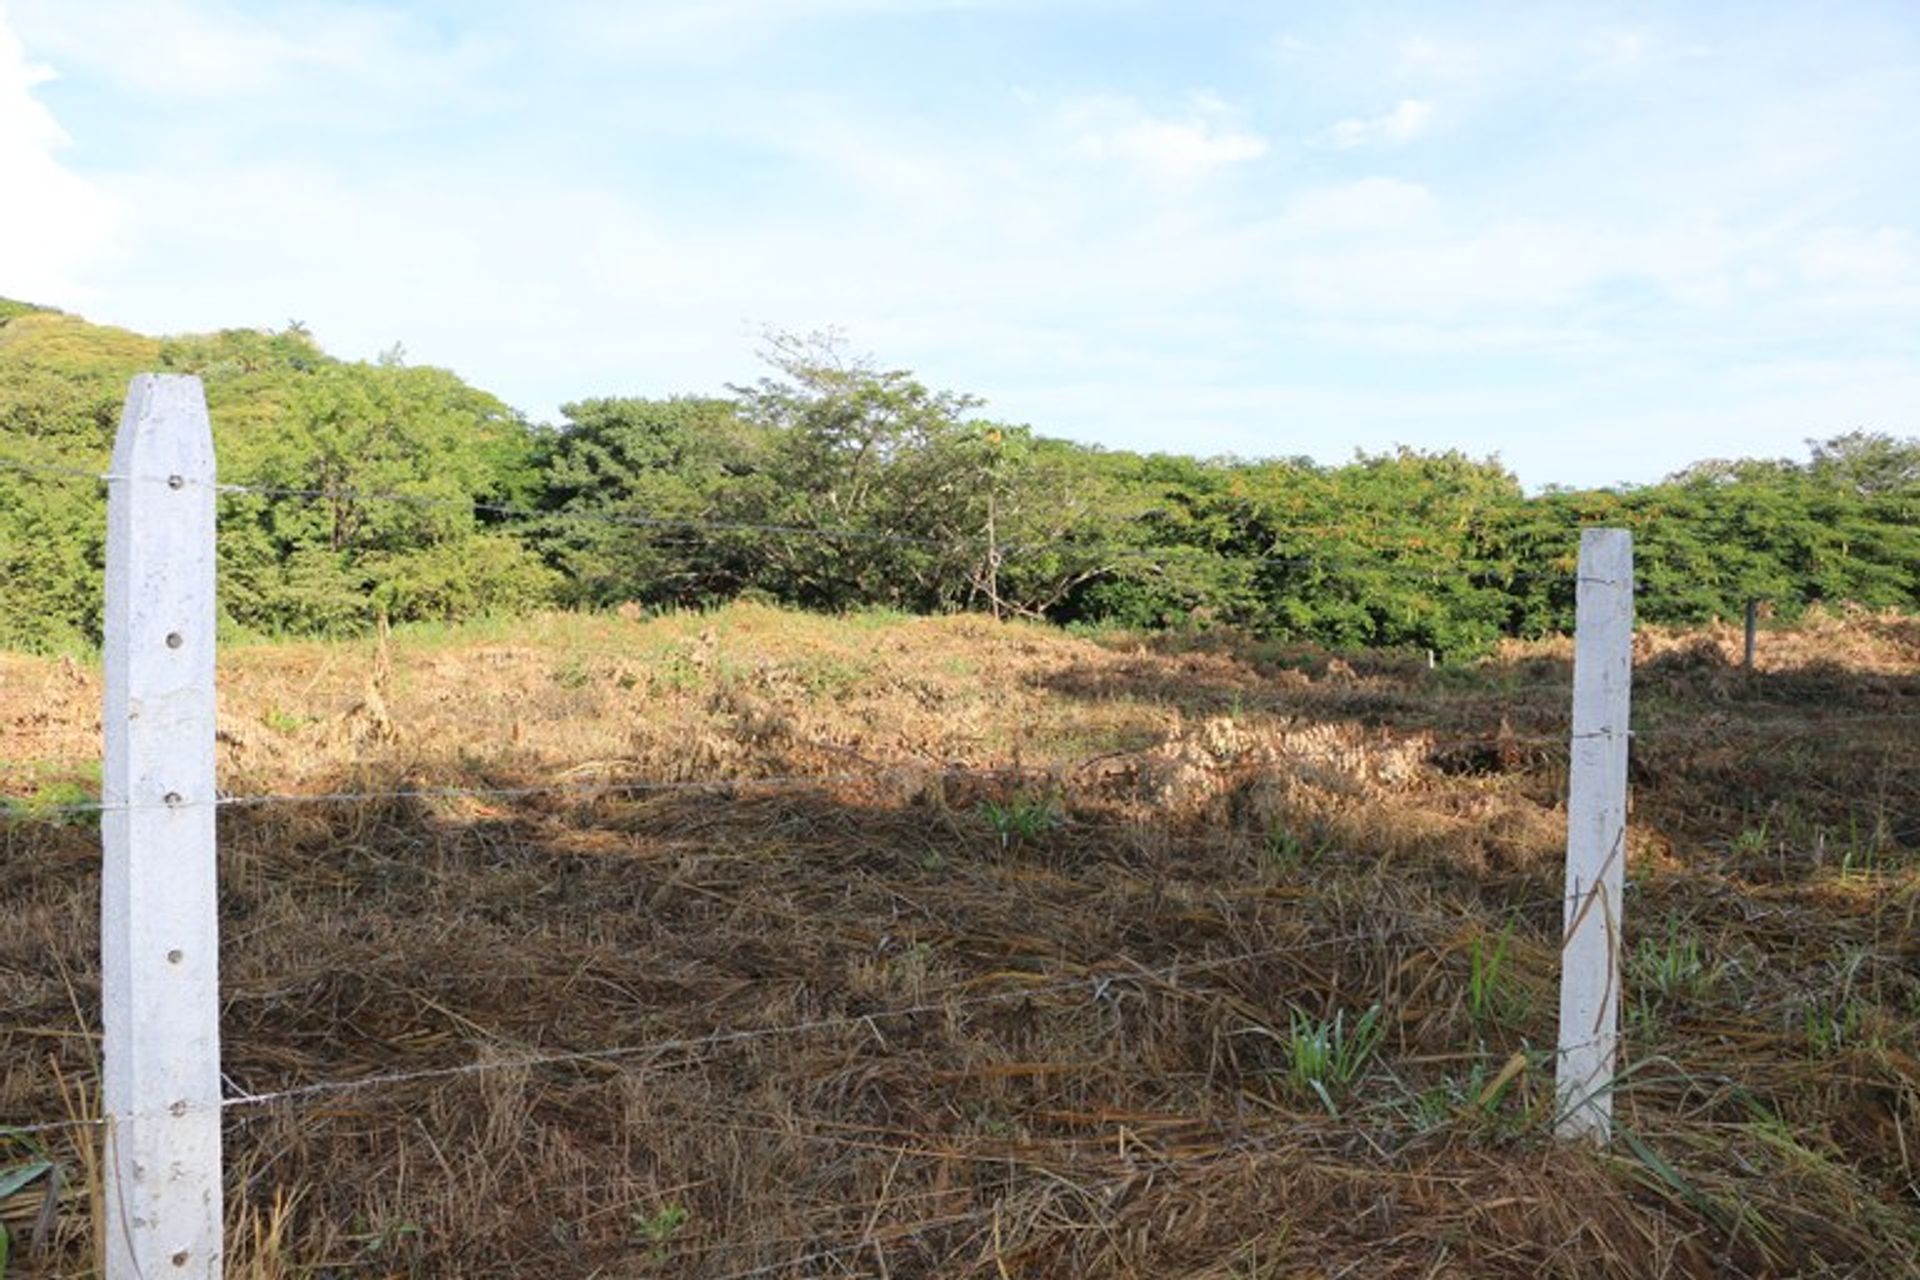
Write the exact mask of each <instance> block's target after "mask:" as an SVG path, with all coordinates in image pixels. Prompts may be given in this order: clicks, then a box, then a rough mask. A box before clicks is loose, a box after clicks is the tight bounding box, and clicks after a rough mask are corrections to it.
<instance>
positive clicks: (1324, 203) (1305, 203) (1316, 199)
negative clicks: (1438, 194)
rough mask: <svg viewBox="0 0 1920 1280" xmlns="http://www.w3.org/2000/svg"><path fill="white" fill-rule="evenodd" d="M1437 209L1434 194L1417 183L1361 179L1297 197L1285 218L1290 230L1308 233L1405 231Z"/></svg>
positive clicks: (1358, 233)
mask: <svg viewBox="0 0 1920 1280" xmlns="http://www.w3.org/2000/svg"><path fill="white" fill-rule="evenodd" d="M1434 208H1435V201H1434V198H1433V193H1432V192H1430V191H1428V190H1427V189H1426V188H1425V187H1423V186H1421V185H1420V184H1419V183H1417V182H1403V181H1401V180H1400V179H1398V178H1362V179H1361V180H1360V181H1358V182H1348V183H1342V184H1341V185H1339V186H1335V187H1320V188H1317V189H1315V190H1312V191H1308V192H1306V193H1304V194H1302V195H1300V196H1297V197H1295V198H1294V200H1293V201H1292V202H1291V203H1290V204H1289V205H1288V206H1287V210H1286V213H1285V215H1284V216H1283V221H1284V223H1285V225H1286V226H1287V227H1288V228H1289V229H1290V230H1294V231H1298V232H1301V233H1303V234H1307V235H1367V234H1378V233H1381V232H1389V231H1404V230H1406V229H1408V228H1411V227H1413V226H1415V225H1417V224H1419V223H1420V222H1422V221H1423V220H1425V219H1426V218H1427V217H1428V216H1429V215H1430V214H1431V213H1432V212H1433V211H1434Z"/></svg>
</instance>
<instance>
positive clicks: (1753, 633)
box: [1740, 600, 1760, 673]
mask: <svg viewBox="0 0 1920 1280" xmlns="http://www.w3.org/2000/svg"><path fill="white" fill-rule="evenodd" d="M1759 638H1760V602H1759V601H1758V600H1749V601H1747V645H1746V649H1745V650H1744V651H1743V652H1742V654H1741V657H1740V665H1741V666H1742V667H1744V668H1745V669H1746V670H1747V671H1748V672H1749V673H1751V672H1752V671H1753V653H1754V650H1755V649H1756V648H1757V647H1758V643H1759Z"/></svg>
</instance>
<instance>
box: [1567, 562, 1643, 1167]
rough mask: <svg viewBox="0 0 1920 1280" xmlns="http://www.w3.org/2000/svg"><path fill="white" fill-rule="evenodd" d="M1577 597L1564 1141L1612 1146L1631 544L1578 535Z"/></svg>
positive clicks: (1569, 811) (1569, 800) (1630, 647)
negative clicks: (1568, 1139)
mask: <svg viewBox="0 0 1920 1280" xmlns="http://www.w3.org/2000/svg"><path fill="white" fill-rule="evenodd" d="M1576 598H1577V606H1576V614H1575V624H1574V626H1575V632H1574V654H1573V743H1572V752H1573V755H1572V762H1573V763H1572V772H1571V777H1570V780H1569V783H1568V792H1567V882H1566V916H1565V919H1566V932H1565V937H1564V940H1563V942H1562V944H1561V948H1560V1046H1559V1049H1560V1051H1559V1057H1558V1061H1559V1066H1558V1068H1557V1070H1556V1072H1555V1076H1554V1078H1555V1082H1556V1085H1557V1094H1558V1097H1559V1120H1558V1123H1557V1125H1556V1131H1557V1132H1558V1134H1559V1135H1560V1136H1561V1137H1563V1138H1585V1139H1588V1140H1590V1141H1593V1142H1596V1143H1605V1142H1606V1141H1607V1139H1608V1138H1609V1137H1610V1136H1611V1135H1612V1128H1613V1078H1614V1069H1615V1066H1616V1064H1617V1061H1618V1057H1619V1025H1620V969H1621V954H1620V952H1621V939H1622V933H1621V927H1620V924H1621V919H1620V906H1621V888H1622V885H1623V883H1624V880H1625V870H1626V860H1627V724H1628V711H1629V703H1630V698H1631V692H1632V684H1633V535H1632V534H1630V533H1628V532H1627V531H1626V530H1624V529H1587V530H1585V531H1583V532H1582V533H1581V535H1580V569H1579V582H1578V587H1577V597H1576Z"/></svg>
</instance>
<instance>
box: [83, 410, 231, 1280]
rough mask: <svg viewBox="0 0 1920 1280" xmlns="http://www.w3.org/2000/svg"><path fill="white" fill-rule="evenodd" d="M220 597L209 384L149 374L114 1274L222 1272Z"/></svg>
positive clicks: (132, 493) (112, 922) (123, 703)
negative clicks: (217, 784)
mask: <svg viewBox="0 0 1920 1280" xmlns="http://www.w3.org/2000/svg"><path fill="white" fill-rule="evenodd" d="M213 592H214V468H213V435H212V431H211V428H210V427H209V424H208V422H207V406H206V399H205V396H204V394H203V392H202V390H201V386H200V380H199V379H198V378H194V377H187V376H181V375H155V374H142V375H140V376H139V377H137V378H135V379H134V380H133V385H132V386H131V387H130V388H129V389H128V392H127V403H126V410H125V412H124V414H123V415H122V417H121V419H120V434H119V435H118V437H116V439H115V441H114V446H113V469H112V473H111V475H110V476H109V477H108V496H107V574H106V627H105V636H106V653H105V668H106V672H105V674H106V680H105V684H106V701H105V708H104V713H103V715H102V717H101V725H102V729H103V734H104V737H105V746H106V758H105V762H104V768H103V777H102V785H101V798H102V801H103V804H102V812H101V815H100V840H101V849H102V854H103V862H102V868H101V884H100V926H101V928H100V970H101V1006H102V1011H101V1023H102V1029H103V1032H104V1035H103V1041H102V1058H103V1060H104V1066H103V1070H104V1076H105V1080H104V1086H103V1107H104V1111H105V1118H106V1151H105V1159H104V1162H103V1163H104V1184H105V1185H104V1189H105V1194H104V1196H103V1201H104V1205H105V1221H104V1222H103V1223H101V1224H100V1227H101V1230H103V1231H104V1232H105V1235H106V1239H105V1242H104V1243H105V1253H106V1275H107V1280H162V1278H163V1277H166V1278H168V1280H171V1278H172V1277H192V1278H193V1280H217V1278H218V1277H219V1275H220V1272H221V1253H222V1250H221V1231H220V1224H221V1188H220V1026H219V1019H220V1000H219V977H218V961H219V947H218V941H219V938H218V931H219V924H218V919H217V915H216V911H215V900H216V894H217V890H216V882H215V861H214V799H215V795H214V729H215V722H214V688H213V674H214V668H213V658H214V634H213V630H214V596H213Z"/></svg>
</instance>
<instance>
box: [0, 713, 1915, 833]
mask: <svg viewBox="0 0 1920 1280" xmlns="http://www.w3.org/2000/svg"><path fill="white" fill-rule="evenodd" d="M1915 722H1920V713H1912V712H1907V713H1899V712H1889V713H1884V714H1882V713H1874V714H1865V715H1849V716H1832V717H1823V718H1820V719H1796V720H1793V721H1792V722H1791V724H1790V725H1789V726H1787V730H1786V731H1788V732H1791V733H1795V734H1797V735H1798V736H1807V735H1809V734H1811V733H1815V732H1837V733H1848V732H1851V731H1852V730H1853V729H1854V728H1856V727H1857V726H1859V725H1862V724H1907V723H1915ZM1328 723H1330V722H1328V721H1324V720H1310V721H1308V722H1307V723H1306V724H1304V725H1299V726H1282V731H1283V732H1284V731H1286V729H1287V728H1293V727H1297V728H1299V729H1302V730H1310V729H1312V728H1316V727H1319V726H1321V725H1324V724H1328ZM1331 723H1333V724H1335V725H1336V726H1337V725H1348V726H1351V727H1352V729H1353V731H1354V732H1356V733H1357V734H1360V735H1363V736H1361V737H1359V738H1358V739H1356V740H1355V741H1352V742H1345V743H1334V744H1328V745H1325V746H1319V747H1314V748H1303V747H1300V746H1298V745H1293V744H1285V743H1282V744H1273V743H1258V742H1256V743H1255V744H1253V745H1251V746H1249V747H1246V748H1244V749H1240V748H1233V749H1232V750H1233V751H1234V752H1235V754H1229V755H1228V756H1227V757H1226V758H1223V759H1217V760H1214V761H1213V762H1212V763H1213V766H1214V767H1215V768H1217V769H1219V770H1221V771H1223V772H1235V771H1240V772H1244V771H1246V770H1250V769H1259V768H1263V767H1272V766H1279V765H1287V764H1293V765H1324V764H1329V763H1332V764H1337V765H1354V764H1357V763H1358V764H1363V763H1364V761H1365V757H1366V754H1367V752H1368V751H1369V750H1377V749H1379V748H1381V747H1384V746H1411V747H1414V748H1416V749H1418V750H1421V751H1424V752H1426V753H1428V755H1429V756H1430V757H1440V758H1441V759H1438V760H1435V761H1434V762H1435V763H1436V764H1438V765H1441V766H1442V767H1444V765H1445V760H1444V757H1447V756H1451V755H1457V754H1460V753H1471V752H1487V751H1492V752H1496V753H1498V752H1506V751H1512V750H1520V749H1532V750H1534V751H1536V752H1538V751H1543V750H1545V751H1557V750H1562V749H1565V750H1570V749H1571V748H1572V747H1573V746H1574V745H1576V744H1578V743H1581V742H1588V741H1608V740H1611V739H1614V738H1616V737H1617V736H1620V735H1617V734H1616V733H1614V732H1613V731H1610V730H1600V731H1595V732H1591V733H1582V734H1573V733H1556V734H1545V733H1535V732H1526V733H1520V732H1514V731H1512V730H1511V729H1509V728H1507V727H1505V726H1504V725H1502V726H1494V727H1489V728H1486V729H1483V730H1481V731H1478V732H1474V733H1461V732H1453V733H1446V732H1443V731H1442V730H1440V729H1437V728H1434V727H1430V726H1396V725H1369V724H1364V723H1358V724H1356V723H1354V722H1352V721H1336V722H1331ZM1781 727H1782V726H1781V724H1780V723H1779V720H1778V719H1773V720H1769V721H1767V722H1765V723H1764V724H1759V725H1756V724H1755V723H1754V722H1752V721H1740V720H1727V721H1725V722H1722V723H1700V724H1694V725H1690V726H1686V727H1664V726H1651V727H1639V728H1631V729H1629V730H1628V731H1627V733H1626V734H1625V737H1626V738H1627V739H1628V740H1629V742H1644V743H1650V744H1673V743H1716V744H1719V745H1728V744H1729V743H1730V742H1732V741H1735V740H1737V739H1738V738H1739V737H1740V736H1741V735H1742V734H1743V733H1751V732H1752V731H1753V730H1755V729H1756V728H1764V729H1770V730H1773V729H1780V728H1781ZM1394 734H1398V735H1401V736H1400V737H1398V738H1397V739H1396V738H1389V737H1388V735H1394ZM1369 739H1372V740H1369ZM800 745H802V746H804V747H806V748H809V749H812V750H817V751H822V752H828V753H832V752H835V751H843V750H845V751H850V749H846V748H841V747H840V746H839V745H838V744H834V743H804V744H800ZM1193 745H1194V744H1191V743H1187V742H1183V741H1180V740H1167V741H1163V742H1159V743H1154V744H1152V745H1146V746H1140V747H1132V748H1124V749H1119V750H1115V751H1109V752H1103V753H1099V754H1097V755H1092V756H1086V757H1080V758H1076V759H1067V760H1061V759H1043V760H1038V761H1021V760H1017V759H1016V760H1014V761H1012V762H1009V763H1007V764H1002V765H963V764H954V763H951V762H933V761H914V760H902V761H897V762H892V763H879V762H874V763H871V764H869V766H868V767H866V768H863V769H852V770H842V771H834V772H806V773H784V774H763V775H741V776H737V777H711V778H652V779H628V780H625V781H614V780H598V781H582V782H558V783H529V784H520V785H486V786H469V785H453V784H447V785H418V786H396V787H386V788H363V789H355V790H334V791H316V792H254V793H227V792H219V791H216V793H215V794H214V795H213V796H211V797H204V796H198V797H197V796H182V795H178V794H175V793H169V795H167V796H164V797H162V798H159V799H154V800H119V801H112V800H106V799H98V800H80V801H61V802H58V803H39V802H35V801H30V800H28V799H26V798H24V797H20V798H14V800H15V803H16V805H17V806H18V808H17V809H16V811H14V812H7V811H5V810H4V809H0V820H4V819H8V818H22V817H25V818H35V817H39V818H47V817H75V816H81V815H98V814H105V813H119V812H143V811H155V810H163V809H164V810H185V809H194V808H203V807H207V806H212V807H215V808H222V809H257V808H263V807H267V806H273V805H287V806H318V805H330V804H353V803H364V802H374V801H382V802H407V801H419V802H429V801H448V800H464V799H472V800H485V799H498V800H513V799H538V798H549V797H580V798H589V799H611V798H621V797H633V796H644V795H652V794H675V793H700V792H733V791H752V790H755V789H775V790H793V789H829V788H834V787H844V786H852V785H857V784H860V783H901V782H913V781H921V780H927V779H931V778H938V779H942V780H955V779H970V780H1012V781H1015V782H1028V781H1055V782H1057V781H1059V780H1061V779H1068V778H1072V777H1074V776H1075V775H1077V774H1083V773H1085V772H1087V771H1088V770H1090V769H1094V768H1097V767H1100V766H1107V765H1112V764H1115V763H1116V762H1120V761H1125V760H1128V759H1137V760H1138V761H1139V762H1141V763H1142V764H1144V765H1146V766H1148V767H1149V768H1150V767H1152V766H1153V765H1154V764H1155V763H1169V761H1168V760H1167V759H1165V758H1162V759H1159V760H1156V758H1155V757H1156V753H1160V754H1161V755H1162V756H1163V757H1164V753H1167V752H1169V751H1172V752H1176V753H1177V752H1179V751H1180V750H1181V749H1182V748H1183V747H1191V746H1193ZM1752 745H1753V748H1754V749H1755V750H1768V751H1771V750H1775V749H1777V748H1778V745H1779V744H1778V742H1777V741H1768V742H1759V741H1756V742H1754V743H1753V744H1752ZM1199 749H1201V750H1202V751H1203V752H1204V750H1205V747H1204V744H1199ZM1179 762H1180V761H1179V760H1178V759H1177V758H1176V759H1174V760H1172V761H1171V763H1179ZM20 763H22V764H29V763H31V762H20ZM93 763H94V762H93V760H91V759H89V760H87V761H86V762H85V764H86V766H91V765H92V764H93ZM624 763H626V762H623V761H609V762H604V764H605V765H606V766H607V767H617V766H619V765H621V764H624ZM8 764H9V762H0V769H5V768H6V767H7V766H8ZM81 767H84V766H81ZM56 771H58V770H57V767H56V768H53V769H49V770H48V772H56ZM75 781H79V780H78V779H75ZM88 781H91V780H88ZM7 799H8V798H6V797H0V804H3V803H5V801H6V800H7ZM20 810H24V811H20Z"/></svg>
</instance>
